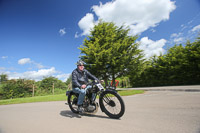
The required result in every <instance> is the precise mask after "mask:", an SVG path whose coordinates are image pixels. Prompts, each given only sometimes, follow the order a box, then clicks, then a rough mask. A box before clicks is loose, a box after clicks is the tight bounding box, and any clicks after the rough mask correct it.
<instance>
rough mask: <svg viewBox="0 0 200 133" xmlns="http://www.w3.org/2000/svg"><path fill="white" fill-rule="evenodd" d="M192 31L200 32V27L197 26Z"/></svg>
mask: <svg viewBox="0 0 200 133" xmlns="http://www.w3.org/2000/svg"><path fill="white" fill-rule="evenodd" d="M191 31H192V32H196V31H200V25H197V26H195V27H194V28H193V29H192V30H191Z"/></svg>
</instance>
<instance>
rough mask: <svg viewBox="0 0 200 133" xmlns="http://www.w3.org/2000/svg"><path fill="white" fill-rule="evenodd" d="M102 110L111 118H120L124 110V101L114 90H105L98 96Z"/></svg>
mask: <svg viewBox="0 0 200 133" xmlns="http://www.w3.org/2000/svg"><path fill="white" fill-rule="evenodd" d="M99 102H100V106H101V109H102V111H103V112H105V114H106V115H108V116H109V117H111V118H116V119H118V118H120V117H122V116H123V114H124V112H125V105H124V101H123V99H122V98H121V96H120V95H119V94H117V93H116V92H114V91H105V92H103V93H102V94H101V95H100V98H99Z"/></svg>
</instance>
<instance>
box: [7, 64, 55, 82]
mask: <svg viewBox="0 0 200 133" xmlns="http://www.w3.org/2000/svg"><path fill="white" fill-rule="evenodd" d="M55 73H57V71H56V70H55V68H54V67H51V68H50V69H40V70H38V71H26V72H24V73H17V72H6V74H8V75H9V76H8V77H9V79H19V78H21V79H32V80H36V81H38V80H42V79H43V77H47V76H52V75H53V74H55Z"/></svg>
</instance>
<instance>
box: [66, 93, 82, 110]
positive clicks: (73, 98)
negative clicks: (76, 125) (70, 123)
mask: <svg viewBox="0 0 200 133" xmlns="http://www.w3.org/2000/svg"><path fill="white" fill-rule="evenodd" d="M77 102H78V95H77V94H75V93H70V94H69V95H68V104H69V108H70V109H71V111H72V112H73V113H76V114H77V113H79V112H78V106H77Z"/></svg>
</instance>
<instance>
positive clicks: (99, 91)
mask: <svg viewBox="0 0 200 133" xmlns="http://www.w3.org/2000/svg"><path fill="white" fill-rule="evenodd" d="M87 85H91V86H92V88H90V89H87V91H86V95H85V99H84V102H83V108H84V113H86V114H95V113H96V112H97V111H98V108H99V105H100V108H101V111H102V112H104V113H105V114H106V115H108V116H109V117H110V118H115V119H119V118H120V117H122V116H123V114H124V112H125V104H124V101H123V99H122V98H121V96H120V95H119V94H118V93H117V91H116V90H115V89H114V88H113V87H111V86H108V87H106V89H105V88H104V87H103V86H102V85H101V83H100V82H97V81H93V82H90V83H88V84H87ZM66 95H67V96H68V99H67V100H68V105H69V107H70V109H71V111H72V112H73V113H79V112H78V111H77V109H78V106H77V102H78V95H79V94H78V93H74V92H73V91H72V90H70V91H67V92H66ZM97 96H98V97H99V104H98V103H97V102H96V101H95V100H96V98H97Z"/></svg>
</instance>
